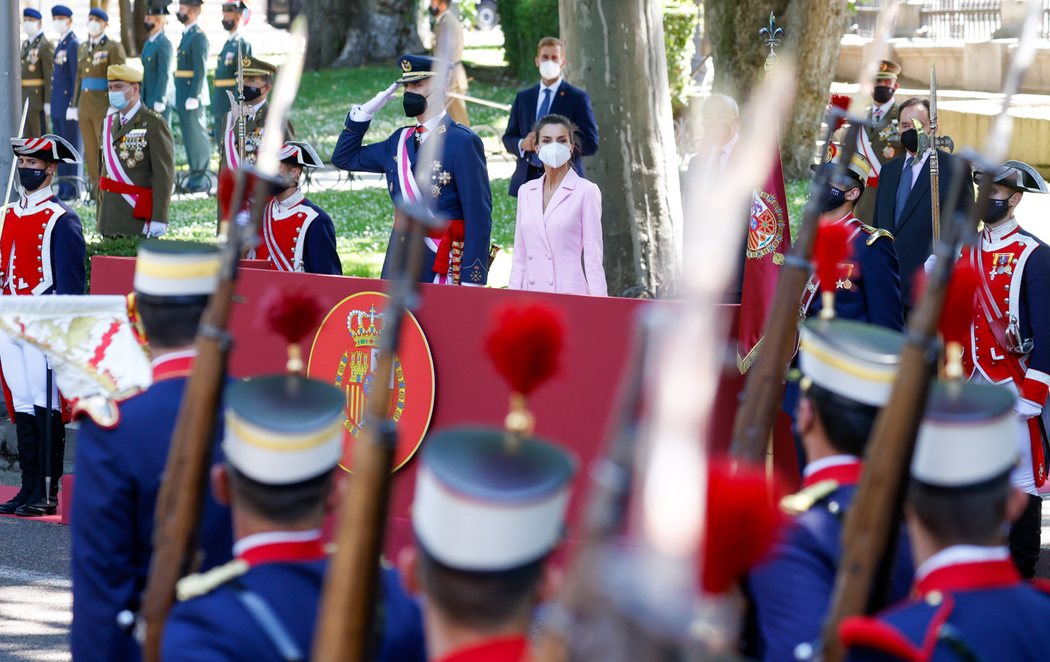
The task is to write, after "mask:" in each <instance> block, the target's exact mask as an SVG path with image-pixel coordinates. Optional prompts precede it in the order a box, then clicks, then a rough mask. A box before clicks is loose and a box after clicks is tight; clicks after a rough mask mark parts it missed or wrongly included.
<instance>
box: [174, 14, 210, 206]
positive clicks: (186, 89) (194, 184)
mask: <svg viewBox="0 0 1050 662" xmlns="http://www.w3.org/2000/svg"><path fill="white" fill-rule="evenodd" d="M202 3H203V0H185V1H184V2H180V3H179V11H178V13H177V14H176V18H178V19H179V22H180V23H182V24H183V25H185V26H186V30H185V32H183V33H182V41H180V42H179V53H178V60H177V63H176V69H175V112H176V113H177V114H178V116H179V126H180V127H182V141H183V144H184V145H185V147H186V161H187V162H188V163H189V166H190V174H189V176H188V177H186V180H185V181H184V182H183V185H182V188H183V189H184V190H186V191H188V192H190V193H201V192H205V191H208V190H209V189H210V188H211V181H210V180H209V179H208V162H209V161H210V159H211V142H209V140H208V129H207V127H206V126H205V120H204V115H205V112H204V110H203V109H202V108H201V105H205V106H206V105H208V80H207V70H206V69H207V66H206V65H207V61H208V37H206V36H205V35H204V31H203V30H201V28H200V26H199V25H197V19H198V18H200V15H201V4H202Z"/></svg>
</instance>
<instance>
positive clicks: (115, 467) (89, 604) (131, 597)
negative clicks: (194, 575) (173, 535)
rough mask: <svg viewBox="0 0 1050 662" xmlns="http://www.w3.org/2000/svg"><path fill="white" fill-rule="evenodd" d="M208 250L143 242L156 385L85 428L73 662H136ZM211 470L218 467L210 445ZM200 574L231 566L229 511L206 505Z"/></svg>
mask: <svg viewBox="0 0 1050 662" xmlns="http://www.w3.org/2000/svg"><path fill="white" fill-rule="evenodd" d="M220 260H221V256H220V253H219V250H218V249H217V248H215V247H214V246H208V245H206V244H197V243H191V242H183V241H147V242H144V243H143V244H142V245H141V246H140V247H139V251H138V260H137V261H136V263H135V280H134V293H135V308H136V310H137V313H138V316H139V318H140V320H141V322H142V326H143V328H144V329H145V332H146V338H147V340H148V341H149V350H150V354H151V355H152V359H153V384H152V385H151V386H150V387H149V388H148V389H147V390H146V391H144V392H143V393H140V394H138V395H135V396H133V397H131V398H129V399H127V400H125V401H123V402H121V403H120V405H119V411H120V419H119V421H118V422H117V424H116V425H115V426H114V427H112V428H103V427H100V426H99V425H98V424H96V423H95V422H94V421H92V420H91V419H88V418H83V419H81V423H80V431H79V434H78V437H77V441H78V442H79V443H78V444H77V457H76V467H77V489H76V491H75V492H74V494H73V523H72V527H71V528H72V539H73V552H72V556H73V563H72V566H73V629H72V636H71V642H72V652H73V658H74V659H77V660H111V661H112V660H118V661H119V660H138V659H140V657H141V650H140V648H139V644H138V643H137V642H136V640H135V638H134V636H133V635H132V632H131V627H130V626H131V624H132V623H133V620H134V617H133V614H135V612H137V611H138V610H139V607H140V606H141V605H140V602H139V600H140V596H141V594H142V591H143V590H144V589H145V587H146V578H147V575H148V573H149V564H150V558H151V556H152V554H153V524H154V510H155V508H156V502H157V493H158V491H159V490H160V482H161V477H162V475H163V473H164V464H165V461H166V460H167V458H168V450H169V447H170V445H171V435H172V433H173V431H174V429H175V423H176V419H177V418H178V413H179V407H180V404H181V402H182V395H183V392H184V391H185V389H186V382H187V381H188V379H189V375H190V372H191V371H192V370H193V362H194V359H195V358H196V351H195V350H194V349H193V342H194V338H196V336H197V329H198V326H199V324H200V319H201V315H202V314H203V313H204V308H205V306H206V305H207V303H208V297H209V296H210V295H211V294H212V293H213V292H214V291H215V287H216V284H217V283H218V278H219V267H220ZM215 449H216V451H215V457H216V460H217V459H218V458H219V457H220V454H219V452H218V443H215ZM201 517H202V519H201V531H202V532H203V535H202V536H201V539H200V540H201V544H202V550H201V551H202V558H200V559H199V560H200V561H201V564H202V567H203V568H205V569H208V568H212V567H214V566H216V565H219V564H221V563H225V562H226V561H228V560H229V559H230V556H231V552H230V548H231V545H232V544H233V538H232V534H231V532H230V511H229V509H228V508H226V507H224V506H220V505H219V504H217V503H216V501H215V499H214V497H213V496H212V495H211V494H210V493H209V494H208V496H207V497H205V501H204V510H203V513H202V516H201Z"/></svg>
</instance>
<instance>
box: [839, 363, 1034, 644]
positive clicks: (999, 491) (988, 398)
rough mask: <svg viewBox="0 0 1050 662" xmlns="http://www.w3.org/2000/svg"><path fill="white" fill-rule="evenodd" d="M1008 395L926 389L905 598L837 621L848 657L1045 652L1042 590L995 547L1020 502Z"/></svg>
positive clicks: (910, 508) (981, 389) (969, 388)
mask: <svg viewBox="0 0 1050 662" xmlns="http://www.w3.org/2000/svg"><path fill="white" fill-rule="evenodd" d="M1014 401H1015V398H1014V396H1013V395H1011V394H1009V393H1007V392H1006V391H1005V390H1003V389H1000V388H996V387H992V386H989V385H978V384H972V383H971V384H942V385H938V386H936V387H935V388H934V389H933V391H932V392H931V394H930V397H929V400H928V402H927V407H926V417H925V420H924V421H923V423H922V427H921V428H920V430H919V435H918V440H917V441H916V446H915V454H914V457H913V459H912V464H911V484H910V486H909V489H908V493H907V495H908V496H907V504H906V506H905V515H906V517H907V524H908V531H909V534H910V536H911V539H912V543H913V544H912V549H913V550H914V560H915V563H916V566H917V569H916V572H915V586H914V588H913V590H912V598H911V600H910V601H908V602H904V603H901V604H898V605H895V606H893V607H891V608H890V609H888V610H886V611H884V612H882V613H880V614H879V615H878V616H877V617H854V618H850V619H846V620H845V621H843V623H842V625H841V627H840V629H839V634H840V638H841V640H842V642H843V644H844V645H845V646H846V647H847V649H848V655H849V659H851V660H1015V661H1017V662H1036V661H1037V660H1043V659H1045V658H1046V651H1047V650H1048V649H1050V630H1048V629H1047V627H1046V623H1047V622H1050V590H1048V587H1047V585H1046V584H1045V583H1042V584H1029V583H1028V582H1026V581H1024V580H1023V579H1022V577H1021V576H1020V574H1019V573H1018V572H1017V569H1016V568H1015V567H1014V565H1013V564H1012V563H1011V562H1010V552H1009V551H1008V550H1007V549H1006V547H1005V546H1003V544H1002V531H1003V528H1004V527H1006V526H1007V525H1008V524H1009V522H1010V521H1011V520H1013V519H1014V518H1016V517H1017V516H1018V515H1019V514H1020V512H1021V511H1023V510H1024V508H1025V504H1026V502H1027V500H1026V499H1025V497H1024V495H1023V494H1021V493H1019V492H1018V491H1017V490H1015V489H1012V488H1011V486H1010V478H1009V476H1010V473H1011V471H1012V469H1013V467H1014V466H1015V464H1016V463H1017V459H1018V458H1017V448H1016V446H1015V445H1014V438H1015V437H1016V428H1017V420H1016V418H1015V416H1014V412H1013V411H1012V409H1013V407H1014ZM945 458H950V461H945Z"/></svg>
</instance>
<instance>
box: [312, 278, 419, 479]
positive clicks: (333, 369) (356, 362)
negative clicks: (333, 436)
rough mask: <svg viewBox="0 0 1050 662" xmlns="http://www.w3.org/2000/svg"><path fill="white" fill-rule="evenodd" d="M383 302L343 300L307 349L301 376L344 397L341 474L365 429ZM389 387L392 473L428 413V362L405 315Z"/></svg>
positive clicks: (360, 297) (379, 297)
mask: <svg viewBox="0 0 1050 662" xmlns="http://www.w3.org/2000/svg"><path fill="white" fill-rule="evenodd" d="M386 304H387V296H386V295H385V294H382V293H380V292H361V293H359V294H354V295H352V296H349V297H347V298H345V299H343V300H342V301H340V302H339V303H338V304H336V305H335V307H334V308H332V310H330V311H329V312H328V315H327V316H325V318H324V321H323V322H322V323H321V327H320V328H319V329H318V330H317V336H316V337H315V338H314V342H313V346H312V347H311V348H310V360H309V364H308V366H307V374H308V375H309V376H310V377H313V378H314V379H320V380H322V381H325V382H329V383H331V384H335V385H336V386H338V387H339V388H341V389H343V391H344V392H345V393H346V420H345V421H344V427H345V428H346V432H347V434H346V447H345V451H344V453H343V459H342V461H341V462H340V463H339V466H340V467H342V468H343V469H344V470H346V471H350V467H351V466H352V464H353V462H352V460H353V450H354V442H355V440H356V439H357V437H358V435H360V434H361V431H362V429H363V427H364V425H365V403H366V401H367V399H368V396H369V394H370V393H371V391H372V386H373V385H374V383H375V379H376V376H375V370H376V363H377V361H378V358H379V338H380V336H381V335H382V333H383V327H384V322H385V320H384V318H383V311H384V310H385V309H386ZM391 388H392V391H393V394H392V396H391V398H390V411H389V416H390V418H391V419H393V421H394V422H395V424H396V425H397V450H396V451H395V452H394V471H397V470H398V469H400V468H401V467H402V466H404V465H405V463H406V462H408V461H409V460H410V459H411V458H412V455H413V454H415V452H416V449H418V448H419V445H420V444H421V443H422V442H423V437H424V436H425V435H426V433H427V429H428V428H429V427H430V419H431V416H432V415H433V413H434V359H433V357H432V356H431V354H430V345H429V343H427V338H426V336H425V335H423V329H422V328H420V326H419V322H418V321H417V320H416V318H415V317H414V316H413V315H412V314H411V313H409V314H408V319H407V320H406V321H405V324H403V325H402V336H401V343H400V348H399V351H398V353H397V356H395V357H394V374H393V381H392V384H391Z"/></svg>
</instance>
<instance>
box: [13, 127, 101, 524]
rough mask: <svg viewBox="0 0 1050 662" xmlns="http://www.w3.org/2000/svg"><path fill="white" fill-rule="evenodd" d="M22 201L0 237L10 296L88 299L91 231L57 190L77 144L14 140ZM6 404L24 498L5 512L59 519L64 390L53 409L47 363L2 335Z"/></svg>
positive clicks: (74, 160)
mask: <svg viewBox="0 0 1050 662" xmlns="http://www.w3.org/2000/svg"><path fill="white" fill-rule="evenodd" d="M11 147H12V149H13V150H14V153H15V157H16V158H17V163H16V165H17V168H18V183H19V186H18V188H19V196H18V199H17V200H16V201H15V202H14V203H12V204H11V205H9V206H8V207H7V211H6V212H5V215H4V223H3V232H2V234H0V287H2V288H3V291H2V293H3V295H5V296H38V295H44V294H83V293H84V281H85V261H84V260H85V248H84V231H83V228H82V227H81V225H80V218H79V217H78V216H77V214H76V212H74V211H73V210H72V209H70V208H69V207H67V206H66V205H65V204H64V203H62V202H60V201H59V200H58V199H57V198H55V196H54V195H52V193H51V182H52V181H54V178H55V173H56V172H57V171H58V164H59V163H79V162H80V155H79V154H77V152H76V150H74V149H73V147H72V145H70V144H69V143H67V142H66V141H65V140H62V138H60V137H58V136H55V135H50V134H48V135H44V136H41V137H39V138H12V139H11ZM0 365H2V366H3V384H4V401H5V402H6V404H7V412H8V417H9V418H10V420H11V421H12V422H13V423H14V424H15V431H16V433H17V434H18V466H19V469H21V472H22V482H21V486H20V487H19V490H18V493H17V494H15V496H14V497H13V498H12V499H11V500H10V501H7V502H6V503H3V504H0V513H2V514H5V515H10V514H12V513H14V514H15V515H21V516H23V517H41V516H44V515H54V514H55V511H56V508H57V501H56V500H55V498H56V496H57V495H58V482H59V479H60V478H61V477H62V464H63V458H64V457H65V441H66V431H65V426H64V425H63V424H62V414H61V403H60V401H59V397H58V389H57V388H56V387H55V386H54V385H53V384H52V389H51V411H48V410H47V405H48V395H47V372H46V371H47V359H46V358H45V356H44V354H43V353H42V352H41V351H40V350H38V349H36V348H35V347H33V346H32V345H29V344H28V343H26V342H24V341H20V340H15V339H13V338H11V337H10V336H8V335H6V334H0ZM48 418H50V419H51V479H52V480H51V493H50V494H48V493H46V490H45V480H44V479H45V472H46V467H47V458H46V457H45V455H44V449H45V434H46V430H47V428H46V421H47V419H48Z"/></svg>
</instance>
